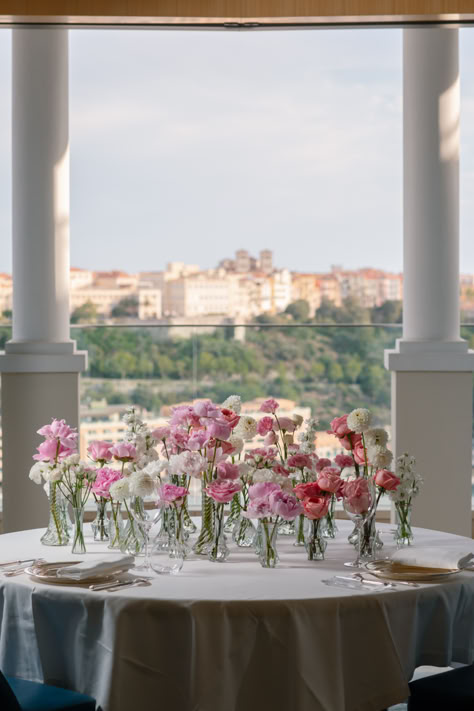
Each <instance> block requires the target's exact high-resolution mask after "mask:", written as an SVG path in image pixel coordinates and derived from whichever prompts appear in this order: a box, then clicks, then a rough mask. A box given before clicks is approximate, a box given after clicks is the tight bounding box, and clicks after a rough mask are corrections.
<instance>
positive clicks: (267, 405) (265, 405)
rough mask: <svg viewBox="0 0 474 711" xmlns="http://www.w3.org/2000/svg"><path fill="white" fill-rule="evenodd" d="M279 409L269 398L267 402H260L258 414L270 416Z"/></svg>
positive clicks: (276, 403)
mask: <svg viewBox="0 0 474 711" xmlns="http://www.w3.org/2000/svg"><path fill="white" fill-rule="evenodd" d="M279 407H280V404H279V403H278V402H277V401H276V400H274V399H273V398H272V397H270V398H268V400H265V401H264V402H262V404H261V405H260V412H271V414H272V415H274V414H275V412H276V411H277V410H278V408H279Z"/></svg>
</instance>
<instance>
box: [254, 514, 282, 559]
mask: <svg viewBox="0 0 474 711" xmlns="http://www.w3.org/2000/svg"><path fill="white" fill-rule="evenodd" d="M258 526H259V529H260V531H259V534H258V535H257V539H258V541H259V546H258V558H259V560H260V565H261V566H262V568H274V567H275V566H276V564H277V563H278V560H279V558H278V552H277V547H276V542H277V538H278V518H274V517H268V518H263V519H260V520H259V522H258Z"/></svg>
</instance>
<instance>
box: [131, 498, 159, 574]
mask: <svg viewBox="0 0 474 711" xmlns="http://www.w3.org/2000/svg"><path fill="white" fill-rule="evenodd" d="M128 508H129V511H130V513H131V514H132V516H133V518H134V520H135V521H136V523H138V525H139V526H140V528H141V529H142V531H143V537H144V539H145V561H144V563H143V565H136V566H135V568H139V569H140V570H142V571H144V572H147V573H151V572H152V567H151V563H150V553H149V547H150V531H151V529H152V528H153V526H154V525H155V524H156V523H157V522H158V520H159V518H160V516H161V511H162V509H161V501H160V500H159V497H158V493H157V492H156V491H153V492H152V493H150V494H146V495H142V496H140V497H134V500H133V501H132V500H130V505H129V507H128Z"/></svg>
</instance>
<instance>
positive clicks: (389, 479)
mask: <svg viewBox="0 0 474 711" xmlns="http://www.w3.org/2000/svg"><path fill="white" fill-rule="evenodd" d="M374 481H375V483H376V484H377V486H380V488H381V489H385V491H395V489H396V488H397V487H398V486H399V485H400V479H399V477H398V476H397V475H396V474H394V473H393V472H391V471H389V470H388V469H379V470H378V472H377V473H376V475H375V477H374Z"/></svg>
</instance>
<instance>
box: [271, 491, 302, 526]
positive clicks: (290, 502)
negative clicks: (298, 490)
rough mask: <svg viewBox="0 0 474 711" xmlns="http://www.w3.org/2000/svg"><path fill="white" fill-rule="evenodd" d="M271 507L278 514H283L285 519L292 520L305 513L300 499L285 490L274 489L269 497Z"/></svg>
mask: <svg viewBox="0 0 474 711" xmlns="http://www.w3.org/2000/svg"><path fill="white" fill-rule="evenodd" d="M268 501H269V504H270V508H271V510H272V512H273V513H274V514H275V515H276V516H281V517H282V518H283V519H285V521H291V520H293V519H294V518H296V517H297V516H299V515H300V514H302V513H303V507H302V506H301V504H300V502H299V501H298V499H296V498H295V497H294V496H293V495H292V494H288V493H286V492H284V491H281V489H280V491H272V493H271V494H270V496H269V497H268Z"/></svg>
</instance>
